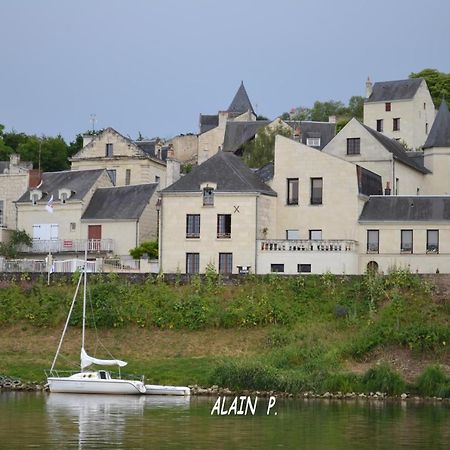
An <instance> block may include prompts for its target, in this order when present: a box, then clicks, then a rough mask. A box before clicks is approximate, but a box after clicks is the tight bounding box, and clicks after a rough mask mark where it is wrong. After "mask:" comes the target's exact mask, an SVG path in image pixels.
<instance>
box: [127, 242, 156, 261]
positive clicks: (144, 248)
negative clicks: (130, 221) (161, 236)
mask: <svg viewBox="0 0 450 450" xmlns="http://www.w3.org/2000/svg"><path fill="white" fill-rule="evenodd" d="M130 255H131V256H132V257H133V258H134V259H141V258H142V257H143V256H144V255H148V257H149V258H150V259H156V258H158V241H144V242H142V244H141V245H139V246H138V247H135V248H133V249H132V250H130Z"/></svg>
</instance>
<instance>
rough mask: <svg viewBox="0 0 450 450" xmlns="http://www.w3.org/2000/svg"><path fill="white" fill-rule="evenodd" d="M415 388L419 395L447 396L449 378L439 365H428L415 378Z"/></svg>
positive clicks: (449, 385)
mask: <svg viewBox="0 0 450 450" xmlns="http://www.w3.org/2000/svg"><path fill="white" fill-rule="evenodd" d="M416 388H417V391H418V393H419V394H421V395H427V396H430V397H433V396H434V397H447V396H448V395H449V393H450V378H449V377H448V376H447V374H446V373H445V372H444V370H443V369H442V367H441V366H438V365H432V366H428V367H426V368H425V370H424V371H423V372H422V373H421V374H420V375H419V377H418V378H417V382H416Z"/></svg>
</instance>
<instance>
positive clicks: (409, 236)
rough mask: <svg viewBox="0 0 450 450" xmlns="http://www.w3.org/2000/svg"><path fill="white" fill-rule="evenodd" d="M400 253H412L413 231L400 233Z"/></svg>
mask: <svg viewBox="0 0 450 450" xmlns="http://www.w3.org/2000/svg"><path fill="white" fill-rule="evenodd" d="M400 251H401V252H402V253H412V252H413V230H402V231H401V243H400Z"/></svg>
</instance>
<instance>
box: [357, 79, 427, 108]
mask: <svg viewBox="0 0 450 450" xmlns="http://www.w3.org/2000/svg"><path fill="white" fill-rule="evenodd" d="M422 81H423V78H408V79H407V80H396V81H379V82H377V83H374V85H373V88H372V94H371V95H370V97H369V98H368V99H366V103H371V102H389V101H391V100H407V99H410V98H413V97H414V95H416V92H417V89H419V86H420V84H421V83H422Z"/></svg>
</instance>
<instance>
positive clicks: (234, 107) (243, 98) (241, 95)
mask: <svg viewBox="0 0 450 450" xmlns="http://www.w3.org/2000/svg"><path fill="white" fill-rule="evenodd" d="M227 111H228V112H235V113H245V112H247V111H251V112H252V113H253V114H255V111H254V110H253V106H252V103H251V102H250V99H249V98H248V94H247V91H246V90H245V87H244V82H243V81H241V85H240V86H239V89H238V91H237V92H236V95H235V96H234V98H233V101H232V102H231V104H230V106H229V107H228V109H227Z"/></svg>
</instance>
